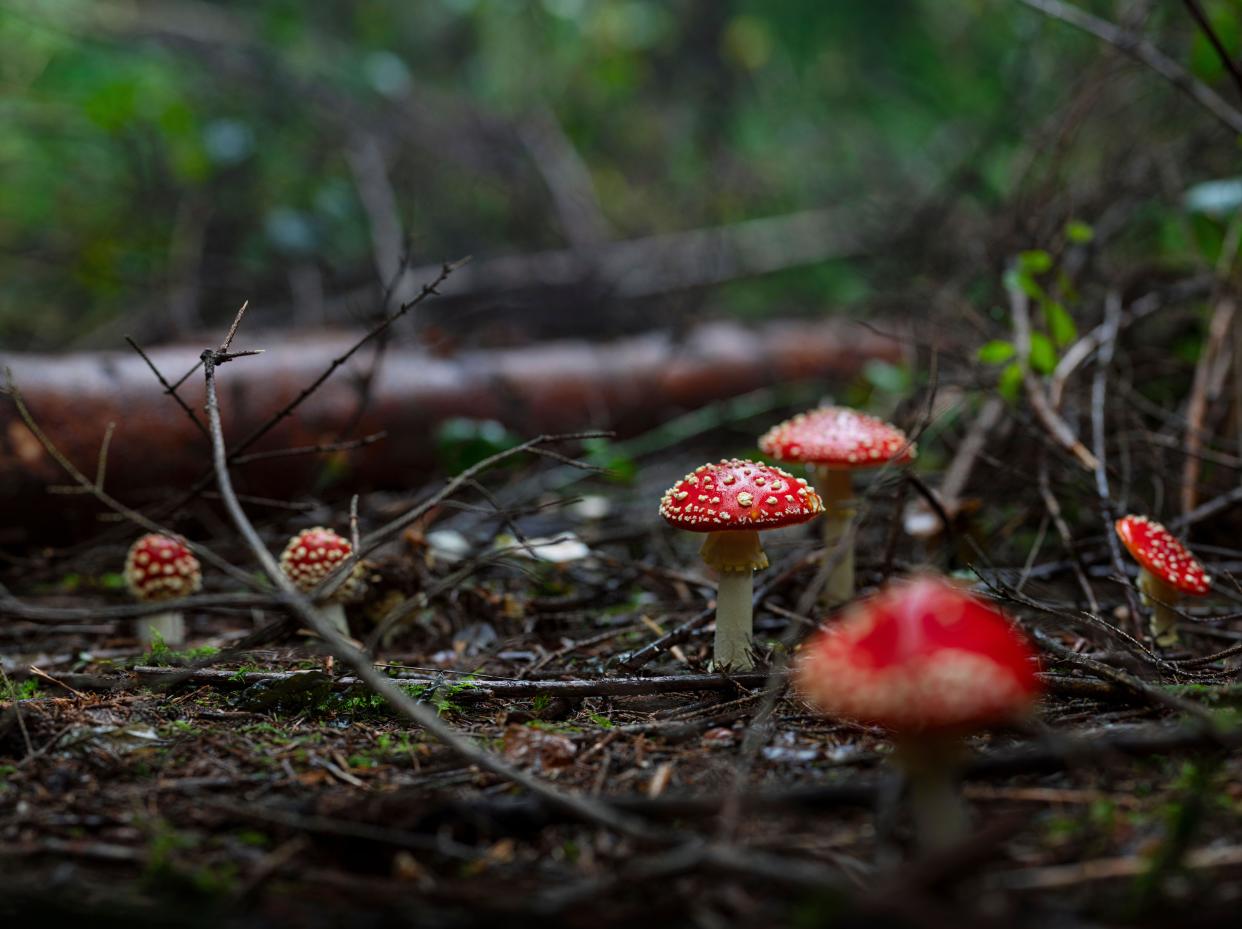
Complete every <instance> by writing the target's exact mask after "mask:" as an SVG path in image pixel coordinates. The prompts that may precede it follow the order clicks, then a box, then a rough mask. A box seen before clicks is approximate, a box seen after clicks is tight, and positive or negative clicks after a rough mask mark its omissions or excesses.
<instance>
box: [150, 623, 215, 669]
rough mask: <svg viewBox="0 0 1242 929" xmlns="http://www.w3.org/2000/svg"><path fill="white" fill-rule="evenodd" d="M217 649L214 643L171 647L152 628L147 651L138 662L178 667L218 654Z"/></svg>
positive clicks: (152, 665) (159, 666)
mask: <svg viewBox="0 0 1242 929" xmlns="http://www.w3.org/2000/svg"><path fill="white" fill-rule="evenodd" d="M219 651H220V649H218V648H216V647H215V646H214V645H200V646H197V647H195V648H187V649H184V650H181V651H178V650H176V649H171V648H169V647H168V645H167V643H165V641H164V637H163V636H161V635H160V634H159V632H158V631H156V630H152V632H151V643H150V645H148V646H147V651H146V652H145V653H144V654H143V656H142V658H141V659H139V664H144V665H149V666H151V667H156V668H166V667H170V666H178V667H179V666H181V665H187V664H193V663H194V662H196V661H199V660H201V659H203V658H210V657H211V656H212V655H215V654H218V653H219Z"/></svg>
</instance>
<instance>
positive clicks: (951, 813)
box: [896, 737, 969, 852]
mask: <svg viewBox="0 0 1242 929" xmlns="http://www.w3.org/2000/svg"><path fill="white" fill-rule="evenodd" d="M959 754H960V747H959V745H958V744H957V741H956V740H946V739H941V738H934V737H933V738H930V739H929V740H928V739H926V738H925V739H924V740H919V741H915V740H913V739H911V740H908V741H904V742H901V743H898V745H897V751H896V757H897V763H898V764H899V765H900V766H901V769H902V773H903V774H904V775H905V777H906V784H907V786H908V789H909V797H910V815H911V817H912V818H913V820H914V835H915V839H916V841H917V842H918V845H919V848H921V849H922V850H923V851H924V852H934V851H938V850H941V849H945V848H949V847H951V846H953V845H957V844H958V843H960V842H961V841H962V840H963V839H964V838H965V837H966V833H967V827H968V824H969V817H968V816H967V813H966V807H965V805H964V804H963V803H962V795H961V791H960V789H959V786H958V756H959Z"/></svg>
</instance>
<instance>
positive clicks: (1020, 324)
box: [1006, 284, 1097, 471]
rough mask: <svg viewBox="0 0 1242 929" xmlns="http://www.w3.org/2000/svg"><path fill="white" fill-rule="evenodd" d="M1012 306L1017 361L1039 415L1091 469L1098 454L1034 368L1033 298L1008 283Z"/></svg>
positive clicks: (1054, 435)
mask: <svg viewBox="0 0 1242 929" xmlns="http://www.w3.org/2000/svg"><path fill="white" fill-rule="evenodd" d="M1006 289H1007V290H1008V291H1009V307H1010V311H1011V313H1012V314H1013V342H1014V349H1015V350H1016V352H1017V360H1018V364H1019V365H1021V366H1022V383H1023V386H1024V387H1025V388H1026V396H1027V399H1028V400H1029V401H1030V404H1031V409H1032V410H1033V411H1034V412H1035V417H1036V419H1038V420H1039V422H1040V424H1041V425H1042V426H1043V427H1044V429H1045V430H1047V432H1048V434H1049V435H1050V436H1051V437H1052V439H1053V441H1055V442H1056V443H1057V444H1058V445H1059V446H1061V447H1062V448H1063V449H1065V450H1066V451H1067V452H1069V453H1070V454H1071V455H1073V456H1074V457H1075V458H1077V459H1078V462H1079V464H1081V465H1082V466H1083V467H1084V468H1086V469H1087V470H1088V471H1094V470H1095V468H1096V465H1097V462H1096V459H1095V456H1094V455H1092V454H1091V452H1090V451H1088V450H1087V447H1086V446H1085V445H1083V444H1082V442H1081V441H1079V439H1078V436H1077V435H1075V434H1074V430H1073V429H1072V428H1071V427H1070V425H1069V423H1067V422H1066V421H1065V420H1064V419H1062V418H1061V415H1060V414H1059V413H1058V412H1057V411H1056V410H1055V409H1054V408H1053V406H1052V402H1051V401H1050V400H1049V399H1048V395H1047V394H1046V393H1045V392H1044V388H1043V385H1041V384H1040V382H1039V380H1038V379H1036V377H1035V374H1034V372H1033V371H1032V370H1031V312H1030V299H1029V298H1028V297H1027V295H1026V294H1025V293H1024V292H1023V291H1022V290H1021V289H1020V288H1018V287H1017V286H1015V285H1012V284H1010V285H1007V287H1006Z"/></svg>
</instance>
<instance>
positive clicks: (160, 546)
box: [125, 532, 203, 600]
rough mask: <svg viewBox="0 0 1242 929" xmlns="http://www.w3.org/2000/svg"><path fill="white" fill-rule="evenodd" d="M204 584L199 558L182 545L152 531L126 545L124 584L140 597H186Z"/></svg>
mask: <svg viewBox="0 0 1242 929" xmlns="http://www.w3.org/2000/svg"><path fill="white" fill-rule="evenodd" d="M202 584H203V572H202V569H201V567H200V566H199V563H198V559H197V558H195V557H194V553H193V552H191V551H190V550H189V549H188V548H186V547H185V545H184V544H182V543H181V542H178V541H177V540H176V539H174V538H171V537H170V536H166V535H160V534H159V533H156V532H152V533H150V534H149V535H144V536H143V537H142V538H140V539H138V540H137V541H136V542H135V543H134V544H133V545H131V546H130V547H129V553H128V554H126V556H125V586H126V587H128V588H129V592H130V593H131V594H133V595H134V596H135V597H136V598H138V599H139V600H174V599H176V598H178V597H188V596H189V595H190V594H192V593H194V592H195V591H197V590H198V589H199V588H200V587H201V586H202Z"/></svg>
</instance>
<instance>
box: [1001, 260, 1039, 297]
mask: <svg viewBox="0 0 1242 929" xmlns="http://www.w3.org/2000/svg"><path fill="white" fill-rule="evenodd" d="M1004 280H1005V287H1006V288H1007V289H1009V290H1020V291H1022V293H1024V294H1026V295H1027V296H1028V297H1031V298H1032V299H1035V300H1042V299H1043V298H1044V289H1043V288H1042V287H1040V286H1039V285H1038V284H1037V283H1035V278H1033V277H1031V276H1030V274H1028V273H1027V272H1026V271H1020V270H1018V269H1016V268H1015V269H1011V270H1009V271H1006V272H1005V278H1004Z"/></svg>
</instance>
